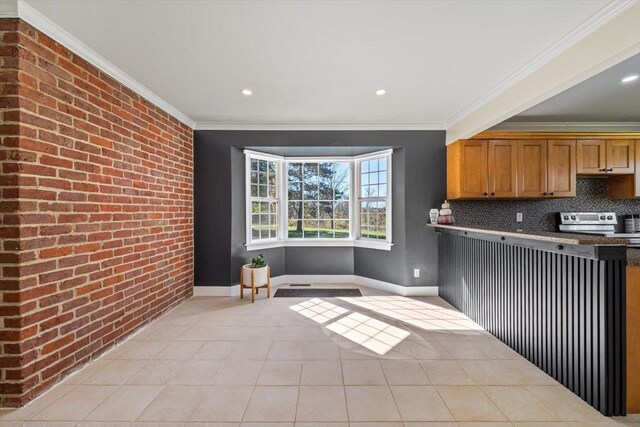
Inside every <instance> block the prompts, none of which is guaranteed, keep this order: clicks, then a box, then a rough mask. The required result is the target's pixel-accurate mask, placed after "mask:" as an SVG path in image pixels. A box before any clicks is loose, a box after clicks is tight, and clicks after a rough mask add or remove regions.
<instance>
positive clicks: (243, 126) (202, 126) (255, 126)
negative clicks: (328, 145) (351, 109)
mask: <svg viewBox="0 0 640 427" xmlns="http://www.w3.org/2000/svg"><path fill="white" fill-rule="evenodd" d="M195 130H446V128H445V126H444V124H443V123H375V124H357V123H353V124H341V123H335V124H331V123H325V124H311V123H309V124H293V123H291V124H287V123H277V124H276V123H274V124H267V123H265V124H260V123H216V122H196V125H195Z"/></svg>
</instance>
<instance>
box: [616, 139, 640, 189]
mask: <svg viewBox="0 0 640 427" xmlns="http://www.w3.org/2000/svg"><path fill="white" fill-rule="evenodd" d="M633 146H634V147H633V151H634V157H635V171H636V172H635V174H634V175H615V176H611V177H609V198H610V199H637V198H640V139H639V140H637V141H633Z"/></svg>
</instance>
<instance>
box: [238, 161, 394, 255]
mask: <svg viewBox="0 0 640 427" xmlns="http://www.w3.org/2000/svg"><path fill="white" fill-rule="evenodd" d="M245 156H246V163H245V165H246V199H247V242H246V245H247V248H248V249H249V250H251V249H260V248H267V247H276V246H361V247H369V248H374V249H386V250H389V249H391V244H392V243H391V212H390V207H391V150H386V151H384V152H377V153H370V154H367V155H364V156H355V157H314V158H300V157H295V158H294V157H280V156H275V155H270V154H265V153H259V152H255V151H251V150H245Z"/></svg>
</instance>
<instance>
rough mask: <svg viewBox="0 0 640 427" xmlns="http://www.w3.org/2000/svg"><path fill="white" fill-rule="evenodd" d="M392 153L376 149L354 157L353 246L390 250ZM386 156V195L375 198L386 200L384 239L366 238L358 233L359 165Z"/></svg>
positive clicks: (360, 197) (361, 198)
mask: <svg viewBox="0 0 640 427" xmlns="http://www.w3.org/2000/svg"><path fill="white" fill-rule="evenodd" d="M392 154H393V150H385V151H378V152H375V153H369V154H365V155H362V156H357V157H355V158H354V160H355V162H354V163H355V167H354V169H355V180H354V190H353V191H352V193H353V194H354V196H355V197H354V199H353V200H354V204H357V206H356V207H355V213H356V217H355V221H354V226H355V232H356V236H355V240H354V246H358V247H363V248H371V249H383V250H391V246H392V245H393V243H392V242H393V237H392V228H393V227H392V225H393V218H392V210H393V206H392V200H393V194H392V193H393V191H392V190H391V188H392V182H391V179H392V175H393V173H392V168H393V166H392V161H391V156H392ZM383 157H384V158H386V159H387V195H386V197H376V199H379V200H384V201H385V202H386V209H387V212H386V214H385V215H386V223H385V227H386V236H385V239H384V240H382V239H371V238H367V237H362V236H361V235H360V202H361V201H362V200H363V199H364V198H363V197H362V194H360V193H361V191H362V189H361V186H360V175H361V165H362V162H363V161H368V160H373V159H379V158H383Z"/></svg>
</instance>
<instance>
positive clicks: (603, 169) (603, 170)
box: [598, 168, 607, 172]
mask: <svg viewBox="0 0 640 427" xmlns="http://www.w3.org/2000/svg"><path fill="white" fill-rule="evenodd" d="M598 171H599V172H606V171H607V169H606V168H602V169H598Z"/></svg>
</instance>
